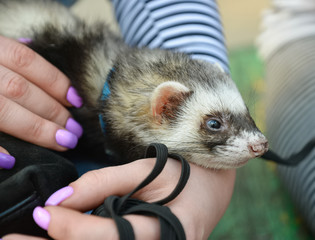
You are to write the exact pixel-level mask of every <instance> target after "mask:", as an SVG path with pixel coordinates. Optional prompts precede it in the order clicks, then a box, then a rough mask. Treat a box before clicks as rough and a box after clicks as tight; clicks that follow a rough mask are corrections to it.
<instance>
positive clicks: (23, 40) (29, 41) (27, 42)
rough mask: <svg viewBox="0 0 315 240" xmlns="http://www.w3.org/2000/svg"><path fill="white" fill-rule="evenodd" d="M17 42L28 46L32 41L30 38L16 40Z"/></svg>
mask: <svg viewBox="0 0 315 240" xmlns="http://www.w3.org/2000/svg"><path fill="white" fill-rule="evenodd" d="M18 41H19V42H20V43H24V44H29V43H31V42H32V39H30V38H18Z"/></svg>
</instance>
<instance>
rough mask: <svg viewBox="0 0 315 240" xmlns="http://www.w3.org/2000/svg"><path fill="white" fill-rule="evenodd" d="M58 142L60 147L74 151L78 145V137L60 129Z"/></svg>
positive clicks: (57, 133)
mask: <svg viewBox="0 0 315 240" xmlns="http://www.w3.org/2000/svg"><path fill="white" fill-rule="evenodd" d="M56 141H57V143H58V144H59V145H60V146H63V147H66V148H71V149H72V148H75V146H76V145H77V143H78V137H77V136H76V135H74V134H73V133H71V132H69V131H67V130H64V129H59V130H57V132H56Z"/></svg>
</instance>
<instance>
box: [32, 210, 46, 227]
mask: <svg viewBox="0 0 315 240" xmlns="http://www.w3.org/2000/svg"><path fill="white" fill-rule="evenodd" d="M33 219H34V221H35V222H36V224H37V225H38V226H40V227H41V228H42V229H44V230H47V229H48V226H49V222H50V214H49V212H48V211H47V210H45V209H44V208H42V207H36V208H35V209H34V211H33Z"/></svg>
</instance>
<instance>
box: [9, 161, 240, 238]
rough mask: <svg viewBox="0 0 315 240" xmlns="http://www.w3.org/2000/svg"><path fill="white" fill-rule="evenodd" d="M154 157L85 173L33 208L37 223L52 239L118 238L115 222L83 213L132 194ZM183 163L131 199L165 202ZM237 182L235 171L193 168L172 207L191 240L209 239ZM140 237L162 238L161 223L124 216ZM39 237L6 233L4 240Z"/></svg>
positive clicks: (172, 165)
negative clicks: (111, 197) (112, 199)
mask: <svg viewBox="0 0 315 240" xmlns="http://www.w3.org/2000/svg"><path fill="white" fill-rule="evenodd" d="M154 163H155V159H143V160H138V161H135V162H132V163H129V164H126V165H122V166H117V167H108V168H103V169H100V170H95V171H91V172H88V173H86V174H85V175H83V176H82V177H81V178H79V179H78V180H77V181H75V182H73V183H71V184H70V186H68V187H65V188H63V189H62V190H59V191H57V193H55V194H53V195H52V197H50V198H49V200H48V201H47V202H46V205H58V204H59V206H46V207H45V208H41V207H38V208H36V209H35V210H34V218H35V221H36V222H37V224H39V226H41V227H42V228H44V229H47V231H48V234H49V235H50V236H51V237H52V238H54V239H67V240H71V239H76V240H80V239H104V238H106V239H119V236H118V232H117V229H116V226H115V223H114V221H113V220H112V219H109V218H102V217H98V216H93V215H86V214H82V212H86V211H88V210H91V209H93V208H96V207H98V206H99V205H100V204H102V203H103V201H104V199H105V198H107V197H108V196H110V195H118V196H122V195H125V194H127V193H129V192H131V191H132V190H133V189H134V188H135V187H136V186H137V185H138V184H139V183H140V182H142V181H143V179H144V178H146V176H147V175H148V174H149V173H150V172H151V170H152V168H153V165H154ZM180 169H181V164H180V162H178V161H176V160H173V159H168V161H167V163H166V166H165V168H164V170H163V171H162V173H161V174H160V175H159V176H158V177H157V178H156V179H155V180H154V181H153V182H152V183H150V184H149V185H148V186H146V187H145V188H143V189H142V190H140V191H139V192H137V193H136V194H135V195H134V196H133V197H134V198H138V199H141V200H144V201H147V202H153V201H157V200H160V199H162V198H164V197H165V196H167V195H169V193H170V192H171V191H172V190H173V189H174V187H175V185H176V184H177V181H178V179H179V175H180ZM234 181H235V170H229V171H214V170H210V169H205V168H202V167H199V166H196V165H194V164H191V173H190V178H189V180H188V182H187V185H186V187H185V188H184V190H183V191H182V192H181V194H180V195H179V196H178V197H177V198H175V199H174V200H173V201H171V202H170V203H169V204H167V205H168V207H169V208H170V209H171V210H172V212H173V213H174V214H175V215H176V216H177V217H178V219H179V220H180V221H181V223H182V225H183V227H184V229H185V233H186V237H187V239H198V240H199V239H207V238H208V236H209V234H210V233H211V232H212V230H213V228H214V227H215V225H216V224H217V223H218V221H219V220H220V218H221V217H222V215H223V213H224V212H225V210H226V208H227V206H228V204H229V201H230V199H231V195H232V192H233V186H234ZM124 217H125V218H126V219H127V220H128V221H130V223H131V225H132V227H133V229H134V232H135V236H136V239H140V240H141V239H159V235H160V228H159V222H158V220H157V219H155V218H153V217H147V216H139V215H126V216H124ZM12 239H15V240H19V239H24V240H36V239H37V240H38V239H41V238H36V237H29V236H22V235H16V234H12V235H7V236H5V237H3V240H12Z"/></svg>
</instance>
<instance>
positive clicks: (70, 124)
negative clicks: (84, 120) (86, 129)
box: [65, 118, 83, 138]
mask: <svg viewBox="0 0 315 240" xmlns="http://www.w3.org/2000/svg"><path fill="white" fill-rule="evenodd" d="M65 128H66V129H67V130H68V131H70V132H72V133H73V134H74V135H76V136H77V137H78V138H80V137H81V136H82V134H83V128H82V126H81V125H80V124H79V123H78V122H77V121H75V120H74V119H73V118H69V119H68V120H67V123H66V126H65Z"/></svg>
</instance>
